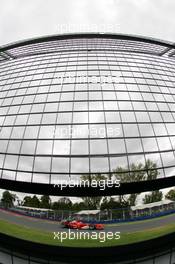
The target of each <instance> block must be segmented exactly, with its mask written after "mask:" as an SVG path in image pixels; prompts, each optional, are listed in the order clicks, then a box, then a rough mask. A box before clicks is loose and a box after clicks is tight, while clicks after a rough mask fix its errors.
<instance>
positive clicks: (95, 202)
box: [81, 173, 107, 209]
mask: <svg viewBox="0 0 175 264" xmlns="http://www.w3.org/2000/svg"><path fill="white" fill-rule="evenodd" d="M106 179H107V178H106V176H105V175H103V174H100V173H99V174H87V175H82V176H81V180H82V181H87V182H88V183H89V186H92V185H93V184H92V183H93V181H94V182H96V183H99V182H100V181H102V180H106ZM81 198H82V200H83V202H84V204H85V207H86V208H87V209H99V207H100V203H101V201H102V199H103V196H96V197H92V196H91V197H87V196H86V197H81Z"/></svg>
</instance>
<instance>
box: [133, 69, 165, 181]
mask: <svg viewBox="0 0 175 264" xmlns="http://www.w3.org/2000/svg"><path fill="white" fill-rule="evenodd" d="M148 72H149V68H148ZM145 82H146V84H147V80H146V79H145ZM147 86H148V88H149V90H150V86H149V84H147ZM138 88H139V91H140V87H139V85H138ZM140 95H141V97H142V99H143V103H144V105H145V109H146V110H147V114H148V117H149V120H150V122H149V123H150V124H151V127H152V130H153V133H154V138H155V140H156V144H157V148H158V153H159V157H160V160H161V163H162V170H163V174H164V177H165V170H164V167H163V166H164V165H163V160H162V156H161V151H160V148H159V144H158V140H157V135H156V133H155V129H154V126H153V125H152V124H153V122H152V121H151V117H150V113H149V110H148V108H147V105H146V101H145V100H144V98H143V95H142V93H140ZM159 123H160V122H159ZM139 124H141V122H139ZM144 155H145V154H144Z"/></svg>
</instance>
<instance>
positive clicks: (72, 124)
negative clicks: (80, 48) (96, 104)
mask: <svg viewBox="0 0 175 264" xmlns="http://www.w3.org/2000/svg"><path fill="white" fill-rule="evenodd" d="M78 56H79V52H78V53H77V65H78ZM75 71H76V74H75V84H74V90H73V104H72V117H71V124H70V127H71V130H70V131H71V135H70V156H69V178H70V179H71V174H72V172H71V163H72V156H73V155H72V153H71V152H72V128H73V126H74V125H75V124H74V123H73V117H74V99H75V90H76V78H77V66H76V70H75Z"/></svg>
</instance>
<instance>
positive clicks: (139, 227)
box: [0, 209, 175, 233]
mask: <svg viewBox="0 0 175 264" xmlns="http://www.w3.org/2000/svg"><path fill="white" fill-rule="evenodd" d="M0 220H6V221H8V222H10V223H12V224H17V225H21V226H25V227H29V228H33V229H39V230H42V231H46V232H61V231H63V230H64V231H66V230H67V229H63V228H62V227H61V226H60V223H58V222H55V221H50V220H43V219H42V220H41V219H38V218H33V217H27V216H23V215H19V214H16V213H12V212H9V211H5V210H1V209H0ZM174 221H175V214H171V215H167V216H164V217H160V218H158V219H156V218H153V219H151V220H145V221H136V222H132V223H131V224H127V223H119V224H116V225H105V231H106V232H109V231H113V232H121V233H132V232H136V231H143V230H147V229H152V228H155V227H162V226H166V225H167V224H171V223H173V222H174ZM86 231H88V230H86ZM89 232H92V231H91V230H89Z"/></svg>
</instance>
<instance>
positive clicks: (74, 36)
mask: <svg viewBox="0 0 175 264" xmlns="http://www.w3.org/2000/svg"><path fill="white" fill-rule="evenodd" d="M77 38H107V39H122V40H131V41H140V42H145V43H150V44H156V45H161V46H166V47H168V48H175V44H174V43H173V42H169V41H164V40H159V39H155V38H150V37H143V36H136V35H126V34H110V33H71V34H61V35H49V36H42V37H38V38H32V39H27V40H22V41H18V42H14V43H10V44H7V45H3V46H0V52H3V51H6V50H9V49H13V48H18V47H21V46H27V45H30V44H36V43H43V42H49V41H55V40H63V39H77Z"/></svg>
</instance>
